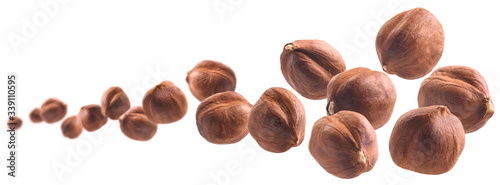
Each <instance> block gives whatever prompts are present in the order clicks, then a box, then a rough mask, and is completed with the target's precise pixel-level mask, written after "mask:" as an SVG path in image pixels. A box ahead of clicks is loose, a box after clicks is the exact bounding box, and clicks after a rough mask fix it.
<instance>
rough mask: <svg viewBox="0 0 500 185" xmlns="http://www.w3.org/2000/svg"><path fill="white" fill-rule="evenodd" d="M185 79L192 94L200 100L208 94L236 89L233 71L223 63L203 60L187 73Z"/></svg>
mask: <svg viewBox="0 0 500 185" xmlns="http://www.w3.org/2000/svg"><path fill="white" fill-rule="evenodd" d="M186 81H187V83H188V85H189V90H191V93H192V94H193V96H194V97H195V98H196V99H198V100H200V101H202V100H204V99H205V98H208V97H209V96H211V95H213V94H215V93H219V92H224V91H234V90H235V89H236V75H235V74H234V71H233V70H232V69H231V68H230V67H229V66H227V65H224V64H223V63H220V62H216V61H213V60H203V61H201V62H200V63H198V64H197V65H196V66H194V68H193V69H191V71H189V72H188V73H187V77H186Z"/></svg>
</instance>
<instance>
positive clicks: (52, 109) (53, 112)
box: [40, 98, 68, 123]
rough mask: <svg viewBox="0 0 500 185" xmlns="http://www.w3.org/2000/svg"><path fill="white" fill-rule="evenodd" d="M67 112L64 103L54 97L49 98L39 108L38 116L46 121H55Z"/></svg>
mask: <svg viewBox="0 0 500 185" xmlns="http://www.w3.org/2000/svg"><path fill="white" fill-rule="evenodd" d="M67 112H68V106H67V105H66V103H64V102H62V101H61V100H58V99H56V98H49V99H48V100H46V101H45V102H44V103H43V104H42V107H41V108H40V116H41V117H42V119H43V120H44V121H45V122H47V123H55V122H58V121H60V120H62V119H63V118H64V116H66V113H67Z"/></svg>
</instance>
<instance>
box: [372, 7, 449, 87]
mask: <svg viewBox="0 0 500 185" xmlns="http://www.w3.org/2000/svg"><path fill="white" fill-rule="evenodd" d="M375 43H376V50H377V55H378V58H379V61H380V64H381V65H382V69H383V70H384V71H385V72H386V73H388V74H396V75H397V76H399V77H401V78H404V79H417V78H421V77H423V76H425V75H426V74H428V73H429V72H431V71H432V69H433V68H434V67H435V66H436V64H437V63H438V61H439V59H440V58H441V55H442V54H443V49H444V31H443V27H442V26H441V23H440V22H439V20H438V19H437V18H436V17H435V16H434V15H433V14H432V13H430V12H429V11H427V10H426V9H423V8H414V9H411V10H408V11H405V12H402V13H399V14H398V15H396V16H394V17H393V18H391V19H390V20H388V21H387V22H386V23H384V24H383V25H382V27H381V28H380V30H379V32H378V35H377V38H376V41H375Z"/></svg>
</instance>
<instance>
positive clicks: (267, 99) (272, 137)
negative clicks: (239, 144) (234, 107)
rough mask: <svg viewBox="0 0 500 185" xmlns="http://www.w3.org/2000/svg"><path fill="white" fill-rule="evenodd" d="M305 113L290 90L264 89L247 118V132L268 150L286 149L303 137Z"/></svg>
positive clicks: (300, 103) (299, 142)
mask: <svg viewBox="0 0 500 185" xmlns="http://www.w3.org/2000/svg"><path fill="white" fill-rule="evenodd" d="M305 127H306V113H305V111H304V106H303V105H302V102H300V100H299V99H298V98H297V97H296V96H295V95H294V94H293V93H292V92H290V91H289V90H286V89H284V88H280V87H273V88H269V89H267V90H266V91H265V92H264V94H262V96H261V97H260V98H259V100H257V103H255V105H254V107H253V109H252V111H251V112H250V117H249V118H248V131H249V132H250V135H252V137H253V138H254V139H255V140H256V141H257V143H258V144H259V145H260V146H261V147H262V148H263V149H264V150H267V151H269V152H275V153H281V152H286V151H287V150H289V149H290V148H291V147H296V146H299V145H300V144H301V143H302V141H303V140H304V132H305Z"/></svg>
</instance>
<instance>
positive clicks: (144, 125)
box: [120, 113, 158, 141]
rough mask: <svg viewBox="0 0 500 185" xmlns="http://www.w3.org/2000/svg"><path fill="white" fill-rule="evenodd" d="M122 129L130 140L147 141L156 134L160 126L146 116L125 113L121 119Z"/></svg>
mask: <svg viewBox="0 0 500 185" xmlns="http://www.w3.org/2000/svg"><path fill="white" fill-rule="evenodd" d="M120 129H121V131H122V132H123V134H125V136H127V137H128V138H130V139H133V140H137V141H147V140H150V139H151V138H153V136H154V135H155V134H156V131H157V130H158V124H156V123H153V122H152V121H150V120H149V119H148V117H147V116H146V115H144V114H140V113H125V114H124V115H123V116H122V117H120Z"/></svg>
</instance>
